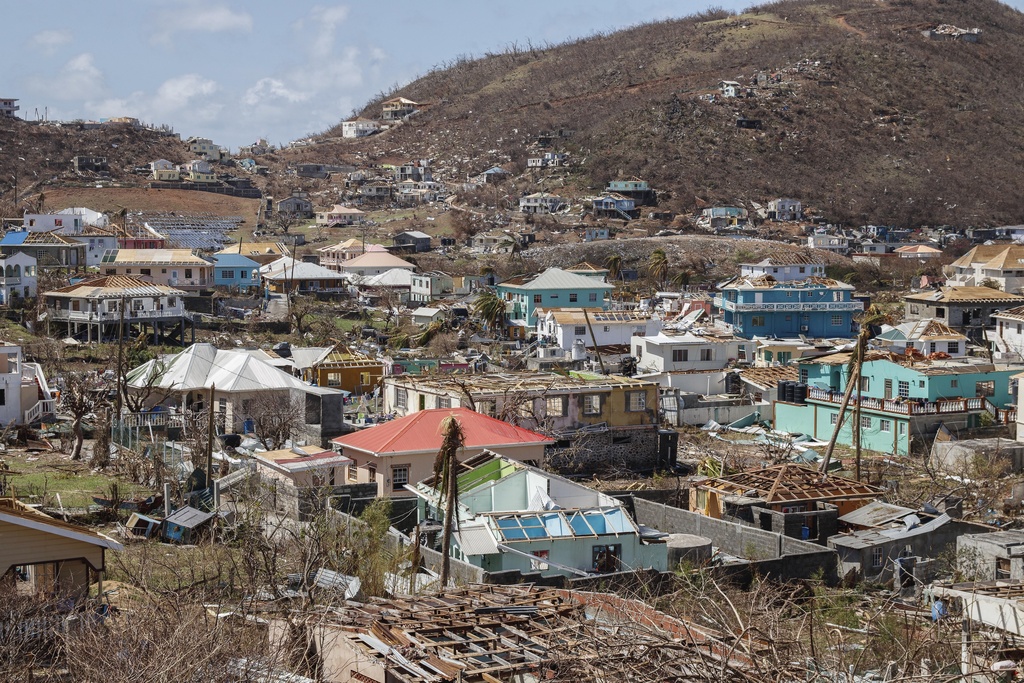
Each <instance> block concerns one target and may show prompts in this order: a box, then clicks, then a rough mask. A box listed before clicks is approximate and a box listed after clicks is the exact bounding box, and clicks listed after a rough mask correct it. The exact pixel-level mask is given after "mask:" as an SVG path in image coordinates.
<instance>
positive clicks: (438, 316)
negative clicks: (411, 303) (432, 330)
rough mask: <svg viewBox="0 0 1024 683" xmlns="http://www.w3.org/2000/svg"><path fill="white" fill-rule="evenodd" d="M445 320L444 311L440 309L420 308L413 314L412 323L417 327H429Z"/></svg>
mask: <svg viewBox="0 0 1024 683" xmlns="http://www.w3.org/2000/svg"><path fill="white" fill-rule="evenodd" d="M441 320H444V311H443V310H442V309H440V308H429V307H427V306H420V307H419V308H417V309H416V310H415V311H413V312H412V321H413V323H414V324H416V325H429V324H430V323H434V322H440V321H441Z"/></svg>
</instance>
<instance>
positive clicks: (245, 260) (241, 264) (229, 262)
mask: <svg viewBox="0 0 1024 683" xmlns="http://www.w3.org/2000/svg"><path fill="white" fill-rule="evenodd" d="M212 258H213V261H214V264H213V286H214V287H222V288H224V289H237V290H238V291H240V292H244V291H246V290H248V289H249V288H250V287H258V286H259V283H260V276H259V274H260V264H259V263H257V262H256V261H253V260H252V259H251V258H249V257H248V256H243V255H242V254H214V256H213V257H212Z"/></svg>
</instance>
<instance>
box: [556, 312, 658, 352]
mask: <svg viewBox="0 0 1024 683" xmlns="http://www.w3.org/2000/svg"><path fill="white" fill-rule="evenodd" d="M661 326H662V321H661V318H660V317H658V316H657V315H651V314H650V313H646V312H642V311H607V310H605V309H603V308H589V307H588V308H547V309H538V310H537V339H539V340H541V343H542V344H544V345H547V346H555V347H557V348H560V349H562V350H563V351H571V350H572V349H573V347H574V346H575V345H577V344H580V345H582V347H583V348H590V349H593V348H594V340H595V339H596V340H597V347H598V348H601V347H609V346H620V347H625V348H627V349H628V348H629V346H630V343H631V341H632V340H634V339H635V338H636V336H641V337H642V336H646V335H653V334H657V333H658V332H659V331H660V330H661Z"/></svg>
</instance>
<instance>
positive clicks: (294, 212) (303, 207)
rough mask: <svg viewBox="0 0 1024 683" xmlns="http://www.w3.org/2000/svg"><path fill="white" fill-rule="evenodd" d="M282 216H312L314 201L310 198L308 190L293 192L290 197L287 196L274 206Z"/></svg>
mask: <svg viewBox="0 0 1024 683" xmlns="http://www.w3.org/2000/svg"><path fill="white" fill-rule="evenodd" d="M274 209H275V210H276V211H277V213H278V215H280V216H289V217H291V218H312V217H313V202H311V201H310V200H309V193H308V192H293V193H292V195H291V196H290V197H285V198H284V199H282V200H281V201H279V202H278V203H277V205H276V206H275V207H274Z"/></svg>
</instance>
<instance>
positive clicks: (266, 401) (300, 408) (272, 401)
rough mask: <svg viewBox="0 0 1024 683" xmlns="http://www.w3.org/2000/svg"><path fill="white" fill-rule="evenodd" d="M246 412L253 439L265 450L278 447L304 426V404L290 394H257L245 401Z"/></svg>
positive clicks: (301, 400) (300, 399)
mask: <svg viewBox="0 0 1024 683" xmlns="http://www.w3.org/2000/svg"><path fill="white" fill-rule="evenodd" d="M246 412H247V415H246V416H247V417H248V418H250V419H251V420H252V421H253V428H254V429H255V431H256V438H257V439H258V440H259V442H260V443H261V444H262V445H263V447H264V448H266V449H267V450H268V451H273V450H277V449H279V448H282V447H283V446H284V444H285V442H287V441H288V440H289V439H291V438H292V437H293V436H295V434H296V432H298V431H299V430H300V429H301V428H302V426H303V425H305V424H306V405H305V401H304V400H303V398H302V397H299V398H295V397H293V396H291V395H290V394H282V393H279V392H262V393H258V394H256V395H255V396H253V397H252V398H250V399H248V409H247V411H246Z"/></svg>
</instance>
